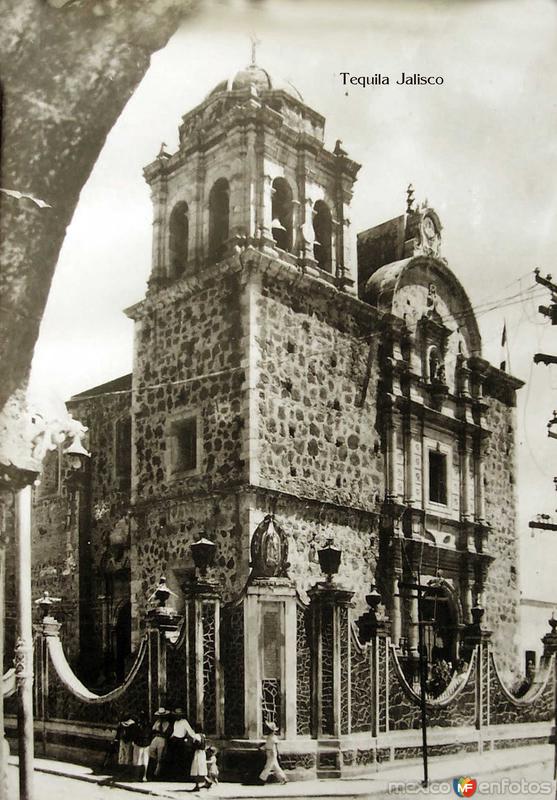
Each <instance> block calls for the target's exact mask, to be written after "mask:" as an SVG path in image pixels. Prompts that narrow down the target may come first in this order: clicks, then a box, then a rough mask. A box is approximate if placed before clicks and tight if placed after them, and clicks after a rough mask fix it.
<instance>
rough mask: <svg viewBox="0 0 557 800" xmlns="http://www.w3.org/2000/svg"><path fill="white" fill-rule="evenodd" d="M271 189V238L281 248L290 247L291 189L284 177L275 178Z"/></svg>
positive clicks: (289, 248)
mask: <svg viewBox="0 0 557 800" xmlns="http://www.w3.org/2000/svg"><path fill="white" fill-rule="evenodd" d="M271 191H272V197H273V199H272V204H271V207H272V212H271V213H272V218H273V221H272V223H271V228H272V234H273V239H274V240H275V242H276V245H277V247H280V249H281V250H291V249H292V189H291V188H290V186H289V184H288V181H285V180H284V178H275V180H274V181H273V187H272V189H271Z"/></svg>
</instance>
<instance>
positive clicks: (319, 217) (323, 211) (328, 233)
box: [313, 200, 333, 272]
mask: <svg viewBox="0 0 557 800" xmlns="http://www.w3.org/2000/svg"><path fill="white" fill-rule="evenodd" d="M313 233H314V235H315V241H314V243H313V257H314V258H315V260H316V261H317V265H318V267H319V269H322V270H324V271H325V272H332V271H333V263H332V238H333V220H332V217H331V212H330V211H329V207H328V206H327V204H326V203H324V202H323V200H318V201H317V203H316V204H315V206H314V208H313Z"/></svg>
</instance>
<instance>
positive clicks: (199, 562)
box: [190, 532, 217, 578]
mask: <svg viewBox="0 0 557 800" xmlns="http://www.w3.org/2000/svg"><path fill="white" fill-rule="evenodd" d="M203 533H204V532H202V534H201V537H200V538H199V539H198V540H197V542H194V543H193V544H192V545H190V551H191V557H192V558H193V563H194V564H195V568H196V570H198V571H199V574H200V576H201V577H202V578H204V577H205V575H206V574H207V568H208V567H212V566H213V564H214V563H215V553H216V551H217V546H216V544H215V543H214V542H212V541H211V540H210V539H207V538H206V536H204V535H203Z"/></svg>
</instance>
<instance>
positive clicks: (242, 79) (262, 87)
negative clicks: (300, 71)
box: [209, 64, 303, 102]
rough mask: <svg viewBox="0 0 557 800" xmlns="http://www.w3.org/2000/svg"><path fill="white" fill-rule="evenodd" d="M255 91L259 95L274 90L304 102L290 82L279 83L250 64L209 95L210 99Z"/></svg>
mask: <svg viewBox="0 0 557 800" xmlns="http://www.w3.org/2000/svg"><path fill="white" fill-rule="evenodd" d="M251 88H253V89H255V91H256V92H257V94H259V93H260V92H264V91H269V90H274V91H283V92H287V93H288V94H289V95H291V96H292V97H294V98H296V100H300V101H302V102H303V97H302V95H301V94H300V92H299V91H298V90H297V89H296V87H295V86H293V85H292V84H291V83H289V82H288V81H284V80H283V81H277V80H275V79H274V78H271V76H270V75H269V73H268V72H267V70H266V69H263V67H259V66H258V65H257V64H250V65H249V67H245V68H244V69H241V70H239V71H238V72H237V73H236V74H235V75H234V76H233V77H231V78H229V79H228V80H226V81H221V82H220V83H217V85H216V86H215V88H214V89H213V90H212V91H211V92H210V93H209V97H213V96H214V95H216V94H221V93H222V92H230V91H235V92H237V91H242V90H244V91H245V90H246V89H251Z"/></svg>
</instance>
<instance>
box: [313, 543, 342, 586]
mask: <svg viewBox="0 0 557 800" xmlns="http://www.w3.org/2000/svg"><path fill="white" fill-rule="evenodd" d="M317 556H318V558H319V566H320V567H321V571H322V572H323V573H324V574H325V575H326V576H327V581H328V582H329V583H330V582H331V581H332V580H333V575H336V574H337V573H338V570H339V567H340V560H341V558H342V550H340V549H339V548H337V547H334V546H333V540H332V539H328V540H327V544H326V546H325V547H323V548H322V549H321V550H318V551H317Z"/></svg>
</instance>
